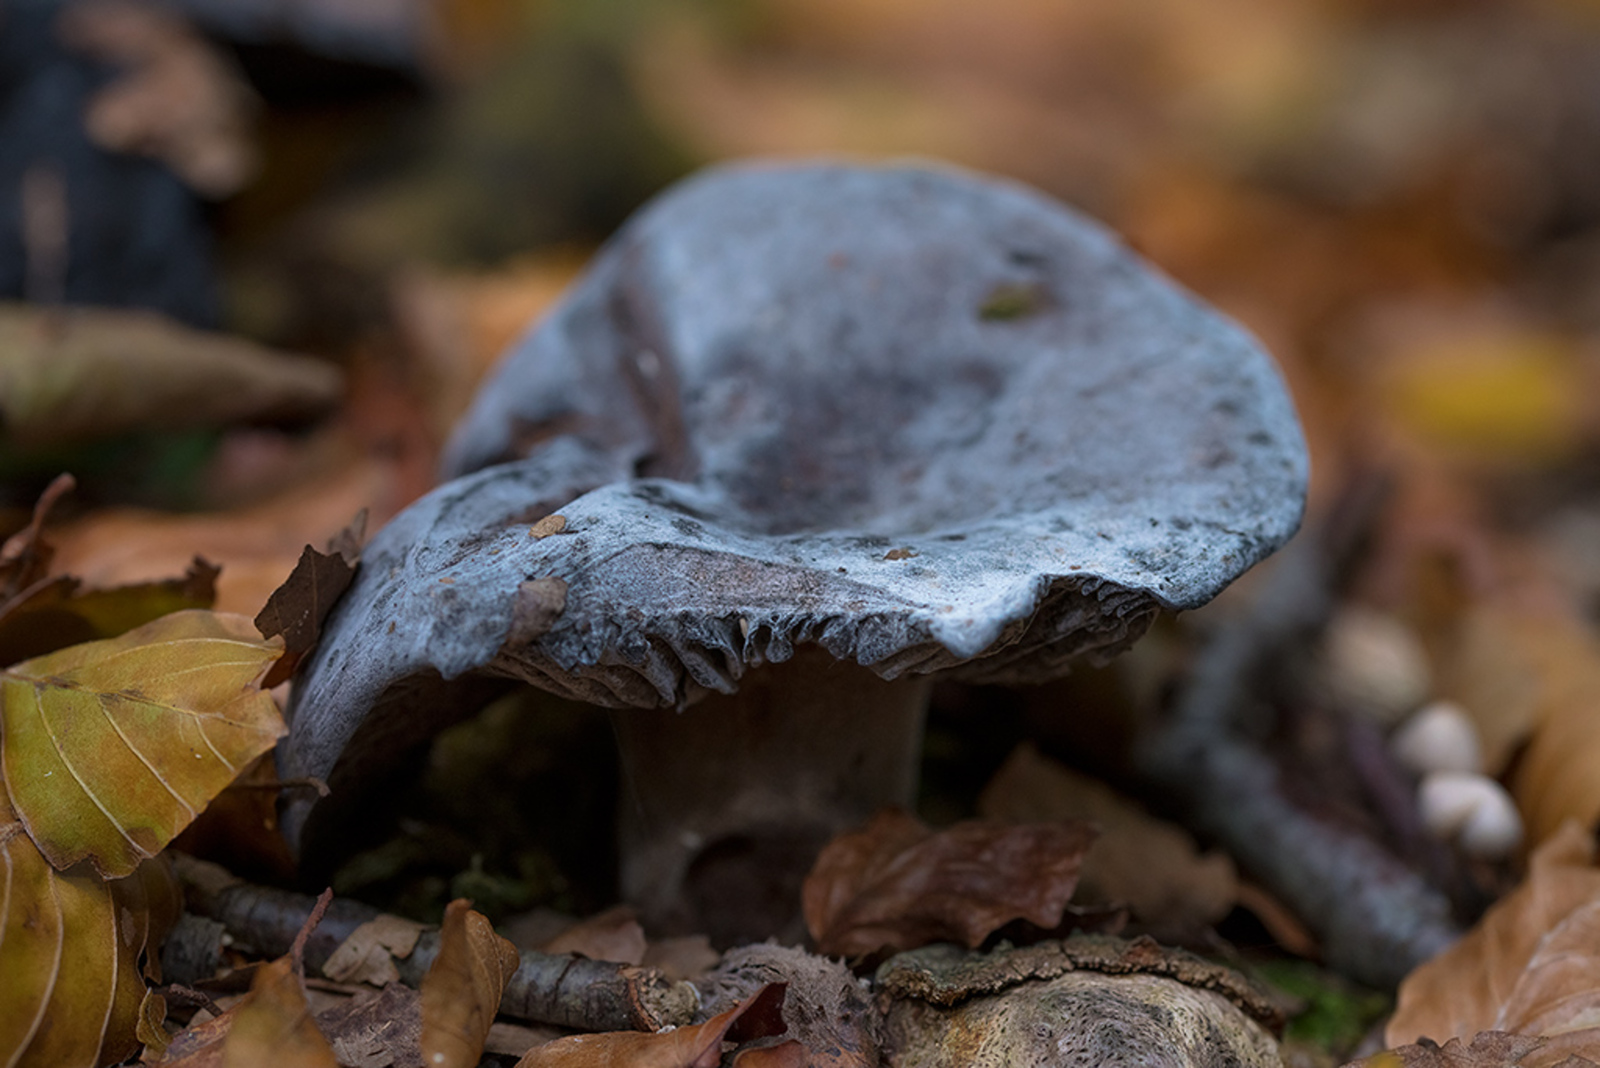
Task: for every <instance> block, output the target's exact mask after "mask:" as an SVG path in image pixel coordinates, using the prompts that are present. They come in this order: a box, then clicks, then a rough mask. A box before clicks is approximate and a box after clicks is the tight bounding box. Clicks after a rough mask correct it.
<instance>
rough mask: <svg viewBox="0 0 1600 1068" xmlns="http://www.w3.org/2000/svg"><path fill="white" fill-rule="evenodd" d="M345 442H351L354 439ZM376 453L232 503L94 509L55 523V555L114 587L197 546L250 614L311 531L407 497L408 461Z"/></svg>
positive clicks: (221, 606) (316, 533) (155, 574)
mask: <svg viewBox="0 0 1600 1068" xmlns="http://www.w3.org/2000/svg"><path fill="white" fill-rule="evenodd" d="M339 447H340V448H341V449H344V448H349V449H352V450H353V449H354V448H355V443H353V442H344V443H343V444H341V445H340V446H339ZM374 452H375V450H370V451H368V452H365V453H363V454H362V455H359V456H350V457H348V458H347V459H342V460H339V461H338V462H337V463H336V464H335V466H333V467H332V468H331V469H325V470H322V471H320V473H318V474H314V475H308V476H307V477H306V478H303V479H301V480H300V481H298V482H297V483H296V484H295V485H293V486H292V487H291V488H289V489H287V490H285V491H283V492H281V493H278V494H275V495H273V496H270V497H268V498H266V499H264V500H262V501H260V503H257V504H253V505H251V506H249V507H247V508H242V509H240V510H237V511H233V512H223V513H200V514H192V513H191V514H172V515H167V514H161V513H154V512H148V511H144V510H139V509H131V508H110V509H105V510H102V511H99V512H95V513H94V514H92V515H89V516H87V517H85V518H83V519H81V520H79V521H77V522H74V523H72V524H68V525H66V526H63V527H61V528H60V529H57V530H55V531H53V536H54V538H55V539H56V545H57V553H56V564H57V566H59V567H60V568H62V569H63V570H65V571H68V572H70V573H72V574H74V575H78V576H81V577H82V578H83V580H84V581H85V582H87V583H90V584H92V585H97V586H112V585H118V584H122V583H131V582H144V581H149V580H151V579H155V578H160V577H163V576H165V575H170V574H172V573H173V572H175V571H179V570H182V568H183V566H184V565H185V563H187V562H188V560H189V558H190V557H191V556H192V555H194V554H196V553H198V554H199V555H201V556H204V557H205V558H206V559H207V560H214V561H216V562H217V563H219V564H220V565H221V566H222V574H221V575H220V576H219V578H218V581H217V604H216V608H217V610H218V611H224V612H239V613H241V614H244V615H248V616H254V615H255V614H256V613H257V612H259V611H261V608H262V606H263V605H265V604H266V603H267V598H268V597H270V596H271V595H272V592H273V591H274V590H276V589H277V588H278V587H279V586H281V585H283V577H284V576H285V575H287V574H289V572H290V571H292V570H293V569H294V567H295V564H296V562H297V561H298V560H299V559H300V555H301V551H302V547H303V546H304V545H305V543H306V541H307V540H308V539H311V538H315V537H321V536H323V535H324V534H326V533H327V532H328V531H332V530H338V529H339V528H340V526H341V524H343V523H345V521H346V520H347V519H348V518H349V516H350V515H351V513H353V512H355V511H356V510H357V509H358V508H361V507H363V506H369V505H370V506H371V508H372V512H373V515H374V517H376V519H377V520H378V521H382V520H386V519H388V518H389V517H390V516H392V515H393V514H394V513H395V512H396V511H397V510H399V508H400V507H402V506H403V505H404V504H405V503H406V502H407V501H409V500H410V499H411V496H412V494H413V487H412V485H411V482H412V478H411V476H410V475H409V474H407V473H406V468H407V465H408V464H409V463H410V461H401V460H396V459H392V458H388V457H385V456H378V455H374V454H373V453H374ZM428 462H429V463H431V462H432V461H431V459H430V460H429V461H428ZM424 488H425V487H424Z"/></svg>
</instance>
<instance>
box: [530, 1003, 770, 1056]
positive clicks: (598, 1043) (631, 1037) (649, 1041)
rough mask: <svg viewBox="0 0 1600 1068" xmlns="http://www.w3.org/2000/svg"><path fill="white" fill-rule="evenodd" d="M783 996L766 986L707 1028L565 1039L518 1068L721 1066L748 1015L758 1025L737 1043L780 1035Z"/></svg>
mask: <svg viewBox="0 0 1600 1068" xmlns="http://www.w3.org/2000/svg"><path fill="white" fill-rule="evenodd" d="M784 993H785V984H783V983H768V984H767V985H766V986H764V987H762V988H761V989H760V990H757V991H756V992H755V993H754V994H751V995H750V996H749V997H748V998H746V999H745V1000H743V1001H741V1002H740V1003H739V1004H738V1005H735V1006H734V1007H733V1008H731V1009H729V1010H728V1011H727V1012H723V1013H718V1014H717V1015H716V1016H713V1017H712V1018H711V1019H709V1020H707V1021H706V1022H705V1023H702V1024H695V1025H694V1026H692V1027H678V1028H674V1029H673V1030H671V1031H659V1032H657V1033H655V1034H653V1035H652V1034H644V1033H643V1032H639V1031H608V1032H606V1033H604V1034H598V1035H569V1036H568V1037H566V1038H560V1039H557V1040H556V1041H554V1042H550V1043H547V1044H545V1045H543V1046H535V1047H534V1048H533V1049H531V1050H529V1051H528V1053H527V1055H526V1056H524V1057H523V1058H522V1059H521V1060H520V1061H518V1062H517V1064H516V1068H716V1066H717V1065H719V1064H721V1063H722V1043H723V1040H724V1039H725V1038H728V1037H729V1032H730V1031H733V1030H734V1028H735V1025H737V1024H739V1023H740V1022H741V1018H742V1017H744V1016H746V1015H747V1014H748V1015H749V1016H750V1017H752V1018H754V1019H755V1020H757V1021H759V1022H758V1023H757V1025H756V1026H754V1027H752V1028H749V1029H747V1031H746V1032H745V1033H743V1034H742V1035H740V1036H739V1037H741V1038H743V1039H746V1040H753V1039H757V1038H767V1037H770V1036H771V1035H773V1034H777V1033H781V1031H782V1027H783V1024H782V1016H781V1013H780V1012H779V1011H778V1010H779V1009H781V1007H782V1004H783V996H784ZM774 1027H776V1028H777V1029H778V1030H776V1031H774V1030H773V1028H774Z"/></svg>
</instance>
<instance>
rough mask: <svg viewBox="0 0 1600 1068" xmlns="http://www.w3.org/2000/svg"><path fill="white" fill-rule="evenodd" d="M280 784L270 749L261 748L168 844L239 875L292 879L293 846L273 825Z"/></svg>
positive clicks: (293, 864) (293, 867)
mask: <svg viewBox="0 0 1600 1068" xmlns="http://www.w3.org/2000/svg"><path fill="white" fill-rule="evenodd" d="M282 789H283V784H282V783H281V782H280V781H279V779H278V765H277V763H276V762H275V761H274V760H273V755H272V753H270V752H267V753H263V754H261V755H260V756H258V757H256V759H255V760H254V761H252V762H251V763H250V766H249V767H247V768H245V769H244V770H243V771H241V772H240V773H239V776H238V778H236V779H234V780H233V782H231V783H229V784H228V787H227V789H225V790H223V791H222V792H221V793H220V794H218V795H217V796H216V797H214V798H212V800H211V803H210V804H209V805H207V806H206V807H205V811H203V812H201V813H200V815H199V816H197V817H195V821H194V822H193V823H191V824H189V826H187V827H185V828H184V829H183V830H182V831H181V832H180V833H179V834H178V837H176V838H174V839H173V840H172V848H174V849H177V850H180V851H181V852H183V853H185V854H188V856H189V857H198V858H202V859H204V860H208V861H211V862H213V863H215V864H220V865H222V866H223V867H224V868H226V869H228V870H229V871H231V872H235V873H238V874H239V875H240V876H241V877H249V878H263V879H267V880H273V879H276V880H279V881H282V880H290V879H292V878H293V877H294V873H295V857H294V851H293V850H291V849H290V848H289V842H288V839H286V838H284V836H283V832H282V831H280V830H279V829H278V794H279V793H280V792H281V791H282Z"/></svg>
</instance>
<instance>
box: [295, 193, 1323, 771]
mask: <svg viewBox="0 0 1600 1068" xmlns="http://www.w3.org/2000/svg"><path fill="white" fill-rule="evenodd" d="M446 467H447V472H446V473H447V474H448V475H449V476H451V477H452V478H453V480H452V481H450V482H448V483H447V484H445V485H443V486H441V487H440V488H439V489H437V490H435V491H434V492H433V493H431V494H429V495H428V496H426V497H424V498H423V499H421V500H420V501H418V502H417V503H416V504H414V505H412V506H411V508H409V509H408V510H407V511H406V512H405V513H403V514H402V515H401V516H399V517H398V518H397V519H395V520H394V521H393V522H392V523H391V524H390V525H389V526H388V527H387V528H385V529H384V530H383V531H382V532H381V533H380V534H379V535H378V536H377V537H376V538H375V539H374V540H373V542H372V544H371V545H370V546H369V547H368V549H367V550H366V553H365V555H364V558H363V560H362V564H361V570H360V573H359V574H358V576H357V578H356V581H355V584H354V585H353V586H352V587H351V589H350V590H349V592H348V593H347V594H346V595H345V598H344V600H343V601H342V602H341V603H340V605H339V607H338V608H337V609H336V611H335V612H334V614H333V616H332V617H331V618H330V620H329V623H328V627H327V629H326V631H325V636H324V638H323V642H322V645H321V647H320V648H319V649H318V650H316V651H315V653H314V654H313V657H312V658H311V660H310V661H309V662H308V665H307V670H306V672H305V674H304V676H303V677H302V679H301V681H300V683H299V685H298V686H297V687H296V694H295V710H294V717H293V725H292V732H291V736H290V738H289V740H288V742H287V744H286V745H285V746H284V747H283V749H282V754H283V757H284V763H285V765H286V769H285V770H286V771H287V772H289V773H292V774H296V775H320V776H324V777H326V776H327V775H329V774H330V772H331V771H332V769H333V768H334V765H335V763H336V761H341V760H343V761H345V762H349V761H350V760H352V752H351V750H352V749H354V748H366V747H367V746H365V745H363V746H352V744H351V743H352V739H353V738H354V737H355V736H357V735H358V734H359V735H361V736H362V738H365V739H368V740H370V741H371V742H373V743H376V742H378V741H379V740H380V739H386V740H385V742H384V744H392V743H393V742H395V741H397V740H399V738H400V737H402V736H405V737H409V736H411V735H412V734H415V733H418V732H423V733H425V732H426V731H427V730H429V729H437V727H438V726H439V725H442V723H444V722H447V721H448V720H449V719H450V718H452V717H454V716H457V715H460V714H464V713H465V712H469V711H471V709H450V710H440V709H438V708H436V707H430V708H428V709H426V710H421V711H419V710H418V708H417V706H418V705H419V704H427V705H430V706H434V705H437V704H438V703H439V702H438V698H437V696H433V697H429V698H428V700H427V701H423V700H422V698H420V697H418V696H417V690H418V687H419V686H420V687H423V688H425V689H427V690H428V691H429V692H430V693H431V694H435V695H436V694H438V693H440V692H444V693H448V688H445V689H444V690H443V691H441V690H440V689H439V687H438V686H437V685H436V684H435V680H438V679H441V678H442V679H446V680H447V679H452V678H456V677H459V676H464V675H472V676H475V677H483V676H494V677H514V678H518V679H524V680H527V681H529V682H532V683H534V684H535V685H537V686H541V687H543V688H545V689H548V690H552V691H554V692H556V693H559V694H563V695H566V696H570V697H575V698H578V699H581V700H584V701H589V702H592V703H595V704H600V705H606V706H611V707H626V706H683V705H685V704H688V703H690V702H692V701H694V700H695V699H696V698H697V697H699V696H701V695H703V694H704V693H706V692H708V691H719V692H731V691H733V690H735V689H736V688H737V687H738V684H739V679H740V677H741V675H742V674H743V673H744V671H745V670H747V668H749V667H750V666H752V665H756V664H759V663H761V662H763V661H768V660H771V661H779V660H784V659H787V658H788V656H789V654H790V652H791V650H792V648H793V647H794V646H795V645H796V644H799V643H817V644H820V645H821V646H823V647H825V648H826V649H828V650H829V651H830V652H831V653H832V654H833V655H834V656H836V657H839V658H841V659H847V660H853V661H856V662H859V663H861V664H865V665H868V666H869V667H871V668H873V669H874V670H876V671H877V672H878V673H879V674H880V675H882V676H884V677H885V678H893V677H895V676H898V675H900V674H903V673H907V672H912V673H925V672H931V671H940V670H947V669H949V670H955V671H957V672H959V673H960V674H962V675H963V676H964V677H969V678H977V679H984V680H991V681H1027V680H1036V679H1041V678H1045V677H1049V676H1052V675H1055V674H1059V673H1060V672H1061V671H1063V670H1064V669H1065V667H1066V665H1067V663H1068V662H1069V661H1070V660H1072V659H1073V658H1074V657H1077V656H1081V655H1091V656H1096V657H1104V656H1109V655H1112V654H1114V653H1116V652H1118V651H1120V650H1122V649H1123V648H1126V646H1127V645H1128V644H1130V643H1131V642H1132V641H1133V640H1134V639H1136V638H1137V637H1138V636H1139V635H1140V634H1142V633H1143V631H1144V630H1145V628H1146V627H1147V626H1148V625H1149V623H1150V621H1151V619H1152V618H1153V617H1154V614H1155V612H1156V611H1157V609H1158V608H1161V607H1167V608H1192V607H1195V606H1198V605H1200V604H1203V603H1205V602H1206V601H1207V600H1209V599H1210V598H1211V597H1212V596H1214V595H1215V594H1216V593H1217V592H1218V591H1219V590H1221V589H1222V588H1223V587H1224V586H1226V585H1227V584H1228V583H1229V582H1230V581H1232V580H1233V579H1234V578H1235V577H1236V576H1238V575H1239V574H1240V573H1241V572H1242V571H1244V570H1245V569H1246V568H1248V567H1249V566H1250V565H1251V564H1253V563H1255V562H1256V561H1258V560H1260V559H1261V558H1262V557H1263V556H1265V555H1267V554H1268V553H1269V552H1271V551H1272V550H1274V549H1275V548H1277V547H1278V546H1279V545H1281V544H1282V543H1283V542H1284V541H1286V540H1287V539H1288V537H1289V536H1290V535H1291V534H1292V533H1293V532H1294V530H1295V528H1296V526H1297V525H1298V523H1299V520H1300V515H1301V511H1302V508H1303V505H1304V498H1305V489H1306V478H1307V460H1306V451H1305V444H1304V441H1303V439H1302V436H1301V433H1300V429H1299V425H1298V423H1297V421H1296V419H1295V414H1294V409H1293V406H1292V405H1291V403H1290V400H1289V397H1288V394H1287V392H1286V391H1285V388H1284V385H1283V382H1282V380H1281V378H1280V377H1279V374H1278V372H1277V370H1276V368H1275V367H1274V366H1273V364H1272V361H1271V360H1270V359H1269V358H1268V357H1267V356H1266V354H1265V353H1263V352H1262V351H1261V349H1260V348H1259V347H1258V346H1257V345H1256V344H1255V342H1254V341H1253V340H1252V339H1251V338H1250V337H1249V336H1248V335H1247V334H1245V333H1244V332H1243V331H1242V330H1240V329H1239V328H1238V327H1237V326H1235V325H1234V324H1233V323H1231V322H1229V321H1227V320H1226V319H1224V318H1222V317H1221V316H1219V315H1218V314H1216V313H1215V312H1214V311H1211V310H1210V309H1208V308H1207V307H1205V306H1204V305H1203V304H1201V303H1200V302H1199V301H1197V300H1196V299H1195V298H1193V297H1192V296H1190V295H1188V294H1187V293H1184V292H1183V291H1181V290H1180V289H1178V288H1177V287H1176V286H1174V285H1173V284H1172V283H1171V282H1169V281H1167V280H1166V279H1164V278H1162V277H1160V276H1159V275H1158V274H1156V273H1155V272H1154V271H1152V270H1151V269H1150V268H1149V267H1148V266H1146V265H1145V264H1143V263H1142V262H1141V261H1139V260H1138V259H1137V258H1136V257H1135V256H1133V255H1132V254H1131V253H1130V252H1129V251H1128V250H1127V249H1126V248H1125V247H1123V246H1122V244H1121V243H1120V242H1118V241H1117V240H1116V238H1115V237H1113V236H1112V235H1111V234H1109V233H1108V232H1107V231H1105V230H1104V229H1103V228H1102V227H1100V226H1099V225H1097V224H1096V223H1093V222H1091V221H1089V220H1086V219H1085V218H1083V217H1081V216H1079V215H1077V214H1076V213H1074V212H1072V211H1070V210H1069V209H1067V208H1065V207H1063V206H1062V205H1060V204H1057V203H1055V202H1053V201H1051V200H1049V199H1048V198H1046V197H1044V196H1042V195H1041V194H1039V193H1036V192H1033V191H1031V190H1029V189H1026V188H1024V187H1022V186H1019V185H1015V184H1012V183H1010V182H1004V181H998V180H994V179H990V178H984V177H979V176H975V175H972V174H968V173H964V172H960V171H956V170H951V169H943V168H930V167H924V166H897V167H884V168H876V167H866V166H846V165H828V164H820V165H764V166H736V167H723V168H718V169H713V170H710V171H707V172H705V173H703V174H701V175H699V176H697V177H695V178H692V179H690V180H688V181H686V182H684V183H682V184H681V185H679V186H677V187H675V188H674V189H672V190H670V191H668V192H667V193H665V194H663V195H662V196H661V197H659V198H658V199H657V200H656V201H654V202H653V203H652V204H651V205H650V206H648V207H647V208H646V209H644V210H643V211H642V212H641V213H640V214H639V215H638V216H636V217H635V218H634V219H633V220H632V221H631V222H630V223H629V224H628V225H627V226H626V227H625V228H624V229H623V230H622V231H621V232H620V233H619V234H618V235H617V236H616V237H615V238H614V239H613V240H612V241H611V242H610V243H609V244H608V245H607V246H606V247H605V249H604V250H603V251H602V252H601V253H600V255H599V256H598V257H597V258H596V260H595V262H594V264H593V265H592V266H591V268H590V269H589V270H588V272H587V273H586V274H585V276H584V277H583V278H582V279H580V280H579V282H578V283H577V284H575V285H574V287H573V288H572V290H571V291H570V292H569V293H568V295H567V296H566V297H565V298H564V299H563V301H562V302H561V304H560V305H559V306H558V307H557V308H556V309H555V311H554V312H553V313H551V314H550V316H549V317H548V318H547V319H545V320H544V322H543V323H542V324H540V325H539V326H538V327H537V329H535V330H534V331H532V332H531V333H530V334H529V335H528V336H527V337H526V338H524V339H523V340H522V341H521V342H520V343H519V344H518V345H517V346H516V347H515V348H514V349H513V350H512V352H511V353H510V355H509V356H508V358H507V359H506V360H505V362H504V363H503V364H502V365H501V366H500V368H499V369H498V370H497V371H496V372H495V374H494V375H493V377H492V378H491V379H490V380H489V382H488V383H487V384H486V385H485V386H484V387H483V389H482V390H481V392H480V393H479V396H478V398H477V400H476V402H475V404H474V406H473V408H472V410H471V411H470V412H469V414H468V415H467V416H466V418H465V419H464V420H463V422H462V424H461V426H460V427H459V428H458V430H457V433H456V435H455V437H454V438H453V440H452V441H451V443H450V446H449V448H448V450H447V456H446ZM556 511H559V513H560V515H561V516H563V517H564V519H565V529H564V531H562V532H561V533H557V534H552V535H549V536H544V537H534V536H533V535H532V534H531V533H530V526H531V524H532V523H533V522H534V521H536V520H538V519H539V518H540V517H541V516H543V515H545V514H547V513H550V512H556ZM379 705H382V706H385V711H384V712H383V715H384V716H385V717H390V718H391V720H392V721H391V722H388V723H385V724H382V725H377V724H372V723H369V721H370V720H373V719H376V718H377V717H375V716H371V715H369V713H370V712H371V711H372V710H373V708H374V707H375V706H379ZM417 724H420V726H417ZM408 725H410V726H408Z"/></svg>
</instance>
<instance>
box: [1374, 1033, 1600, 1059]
mask: <svg viewBox="0 0 1600 1068" xmlns="http://www.w3.org/2000/svg"><path fill="white" fill-rule="evenodd" d="M1591 1063H1593V1062H1592V1061H1590V1060H1588V1059H1586V1058H1583V1057H1581V1056H1578V1055H1576V1054H1575V1053H1574V1052H1573V1051H1572V1050H1570V1049H1568V1048H1566V1047H1565V1046H1564V1045H1563V1046H1555V1045H1553V1044H1552V1043H1551V1042H1550V1040H1548V1039H1544V1038H1535V1037H1533V1036H1530V1035H1514V1034H1511V1033H1509V1032H1506V1031H1480V1032H1479V1033H1478V1034H1476V1035H1473V1036H1472V1041H1471V1042H1470V1043H1467V1044H1463V1041H1462V1039H1460V1038H1452V1039H1451V1040H1450V1041H1448V1042H1446V1043H1445V1044H1444V1045H1442V1046H1441V1045H1438V1044H1437V1043H1434V1042H1431V1041H1428V1040H1426V1039H1424V1040H1423V1041H1421V1042H1419V1043H1417V1044H1415V1045H1410V1046H1401V1047H1400V1048H1399V1049H1392V1050H1385V1051H1384V1052H1382V1053H1374V1054H1373V1055H1372V1056H1370V1057H1367V1058H1365V1059H1364V1060H1360V1061H1353V1062H1351V1063H1350V1064H1349V1065H1347V1066H1346V1068H1513V1066H1515V1068H1556V1066H1562V1068H1578V1066H1579V1065H1586V1064H1591Z"/></svg>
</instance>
